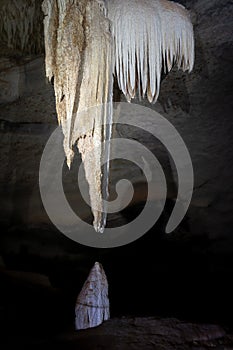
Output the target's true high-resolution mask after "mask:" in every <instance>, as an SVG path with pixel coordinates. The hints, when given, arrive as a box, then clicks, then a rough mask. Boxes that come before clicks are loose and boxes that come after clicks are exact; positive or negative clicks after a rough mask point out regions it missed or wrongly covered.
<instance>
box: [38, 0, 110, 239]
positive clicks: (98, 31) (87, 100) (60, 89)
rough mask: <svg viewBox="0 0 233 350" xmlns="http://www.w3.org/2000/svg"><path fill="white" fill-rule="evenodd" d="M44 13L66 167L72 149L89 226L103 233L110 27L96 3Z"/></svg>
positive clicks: (58, 1) (64, 2)
mask: <svg viewBox="0 0 233 350" xmlns="http://www.w3.org/2000/svg"><path fill="white" fill-rule="evenodd" d="M43 11H44V13H45V15H46V17H45V21H44V28H45V47H46V74H47V76H48V77H49V79H51V78H52V77H53V76H54V87H55V95H56V107H57V113H58V120H59V123H61V125H62V130H63V133H64V150H65V154H66V158H67V164H68V166H69V167H70V165H71V162H72V160H73V156H74V152H73V146H74V145H75V144H77V146H78V149H79V151H80V153H81V155H82V160H83V162H84V169H85V174H86V178H87V181H88V184H89V193H90V201H91V208H92V212H93V215H94V222H93V225H94V228H95V230H96V231H97V232H103V230H104V227H105V224H106V215H107V214H106V208H105V203H106V200H107V196H108V191H107V190H105V191H103V188H106V189H107V188H108V168H107V167H104V172H103V174H102V171H101V162H102V160H103V159H105V160H107V163H108V158H109V146H106V141H107V139H109V138H110V137H111V125H112V88H113V81H112V80H113V75H112V71H113V68H112V38H111V34H110V22H109V20H108V19H107V18H106V17H105V14H106V8H105V7H104V6H103V4H102V3H99V1H95V0H82V1H77V0H76V1H71V0H45V1H44V3H43ZM95 106H96V108H95V109H93V108H92V107H95ZM106 106H107V107H106ZM102 135H105V136H104V137H103V136H102ZM107 135H108V136H107ZM102 142H103V144H102ZM104 200H105V201H104Z"/></svg>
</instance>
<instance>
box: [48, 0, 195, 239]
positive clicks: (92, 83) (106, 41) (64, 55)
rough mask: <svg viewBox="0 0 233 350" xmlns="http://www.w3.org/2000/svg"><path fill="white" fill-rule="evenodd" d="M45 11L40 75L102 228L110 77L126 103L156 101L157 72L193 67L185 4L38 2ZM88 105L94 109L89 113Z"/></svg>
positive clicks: (87, 0) (145, 0) (133, 0)
mask: <svg viewBox="0 0 233 350" xmlns="http://www.w3.org/2000/svg"><path fill="white" fill-rule="evenodd" d="M43 11H44V14H45V20H44V29H45V49H46V73H47V76H48V77H49V79H52V78H53V77H54V88H55V94H56V107H57V114H58V120H59V123H60V124H61V126H62V130H63V133H64V150H65V154H66V158H67V164H68V166H69V167H70V164H71V162H72V159H73V155H74V152H73V147H74V146H75V145H77V147H78V149H79V152H80V153H81V156H82V160H83V163H84V169H85V174H86V178H87V182H88V184H89V194H90V202H91V207H92V212H93V215H94V222H93V225H94V228H95V230H96V231H97V232H103V230H104V227H105V224H106V212H107V209H106V204H105V203H106V201H104V200H106V199H107V198H108V178H109V166H108V163H109V153H110V150H109V146H108V142H107V141H108V140H110V138H111V126H112V95H113V75H116V78H117V81H118V85H119V87H120V89H121V90H122V91H123V93H124V94H125V96H126V98H127V100H128V101H130V100H131V99H132V98H134V97H135V95H136V93H137V94H138V95H139V98H141V97H145V96H147V98H148V100H149V101H150V102H152V103H154V102H156V100H157V98H158V95H159V88H160V79H161V72H162V69H163V70H164V71H165V72H169V71H170V70H171V68H172V66H173V65H174V64H176V65H177V66H178V68H182V69H183V70H184V71H185V70H188V71H191V70H192V68H193V63H194V38H193V27H192V24H191V21H190V18H189V14H188V12H187V11H186V10H185V8H184V7H183V6H181V5H179V4H177V3H174V2H171V1H167V0H143V1H142V0H106V1H101V0H79V1H78V0H44V3H43ZM93 106H99V107H98V108H96V109H95V110H94V111H93V109H91V108H90V107H93ZM103 160H104V161H106V165H105V166H104V167H103V170H102V168H101V162H102V161H103Z"/></svg>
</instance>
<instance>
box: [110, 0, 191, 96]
mask: <svg viewBox="0 0 233 350" xmlns="http://www.w3.org/2000/svg"><path fill="white" fill-rule="evenodd" d="M108 13H109V19H110V20H111V22H112V35H113V38H114V57H115V72H116V76H117V80H118V85H119V87H120V89H121V90H122V91H123V93H124V94H125V96H126V98H127V100H128V101H130V100H131V99H132V98H134V97H135V94H136V92H137V91H138V94H139V98H141V97H143V98H144V97H145V96H146V95H147V98H148V100H149V102H152V103H154V102H156V100H157V98H158V95H159V89H160V78H161V71H162V67H164V70H165V72H166V71H167V72H169V71H170V70H171V68H172V66H173V64H177V66H178V68H182V69H183V70H184V71H185V70H189V71H191V70H192V68H193V63H194V38H193V27H192V23H191V21H190V18H189V14H188V12H187V11H186V10H185V8H184V7H183V6H181V5H179V4H177V3H174V2H171V1H167V0H143V1H141V0H123V1H119V0H109V1H108Z"/></svg>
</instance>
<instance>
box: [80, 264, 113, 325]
mask: <svg viewBox="0 0 233 350" xmlns="http://www.w3.org/2000/svg"><path fill="white" fill-rule="evenodd" d="M75 316H76V317H75V329H76V330H80V329H86V328H92V327H96V326H99V325H100V324H101V323H103V321H106V320H108V319H109V318H110V311H109V299H108V281H107V277H106V275H105V272H104V269H103V267H102V265H101V264H100V263H98V262H96V263H95V265H94V266H93V268H92V269H91V271H90V274H89V276H88V278H87V280H86V282H85V283H84V285H83V288H82V290H81V292H80V293H79V295H78V298H77V301H76V306H75Z"/></svg>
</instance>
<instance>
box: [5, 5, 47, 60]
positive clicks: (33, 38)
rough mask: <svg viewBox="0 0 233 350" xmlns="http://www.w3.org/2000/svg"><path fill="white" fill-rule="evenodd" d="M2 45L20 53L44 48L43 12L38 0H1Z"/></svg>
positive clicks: (34, 51) (30, 52)
mask: <svg viewBox="0 0 233 350" xmlns="http://www.w3.org/2000/svg"><path fill="white" fill-rule="evenodd" d="M0 18H1V20H0V45H1V50H2V48H4V49H6V48H8V49H12V51H14V53H15V51H18V52H19V53H20V54H22V53H24V54H25V53H26V54H38V53H42V52H43V49H44V44H43V35H42V33H43V24H42V20H43V13H42V11H41V2H40V1H38V0H10V1H9V0H0Z"/></svg>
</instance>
